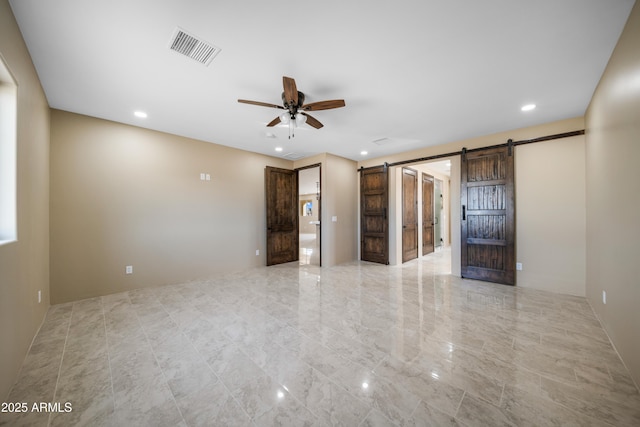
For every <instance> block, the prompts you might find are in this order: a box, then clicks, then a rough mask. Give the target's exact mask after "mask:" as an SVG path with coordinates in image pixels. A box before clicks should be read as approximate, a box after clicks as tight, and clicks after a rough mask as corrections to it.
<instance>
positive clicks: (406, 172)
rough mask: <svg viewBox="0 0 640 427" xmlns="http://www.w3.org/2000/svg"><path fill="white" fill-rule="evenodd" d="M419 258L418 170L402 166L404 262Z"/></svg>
mask: <svg viewBox="0 0 640 427" xmlns="http://www.w3.org/2000/svg"><path fill="white" fill-rule="evenodd" d="M415 258H418V172H417V171H415V170H413V169H409V168H402V262H407V261H409V260H412V259H415Z"/></svg>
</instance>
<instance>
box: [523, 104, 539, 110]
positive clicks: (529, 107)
mask: <svg viewBox="0 0 640 427" xmlns="http://www.w3.org/2000/svg"><path fill="white" fill-rule="evenodd" d="M535 108H536V104H527V105H523V106H522V108H521V110H522V111H531V110H535Z"/></svg>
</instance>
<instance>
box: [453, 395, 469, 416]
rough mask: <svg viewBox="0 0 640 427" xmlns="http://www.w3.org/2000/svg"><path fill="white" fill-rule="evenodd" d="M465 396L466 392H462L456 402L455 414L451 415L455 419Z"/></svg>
mask: <svg viewBox="0 0 640 427" xmlns="http://www.w3.org/2000/svg"><path fill="white" fill-rule="evenodd" d="M466 395H467V391H466V390H463V391H462V397H461V398H460V402H458V407H457V408H456V412H455V414H453V418H457V416H458V412H460V407H461V406H462V402H463V401H464V398H465V396H466Z"/></svg>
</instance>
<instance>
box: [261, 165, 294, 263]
mask: <svg viewBox="0 0 640 427" xmlns="http://www.w3.org/2000/svg"><path fill="white" fill-rule="evenodd" d="M265 193H266V201H267V265H274V264H282V263H285V262H291V261H297V260H298V256H299V251H298V244H299V243H298V237H299V236H298V173H297V172H296V171H292V170H288V169H279V168H273V167H270V166H267V168H266V169H265Z"/></svg>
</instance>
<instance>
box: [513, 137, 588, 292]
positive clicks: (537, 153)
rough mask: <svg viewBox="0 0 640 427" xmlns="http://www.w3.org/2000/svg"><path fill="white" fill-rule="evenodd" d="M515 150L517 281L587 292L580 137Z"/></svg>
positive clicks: (527, 286) (524, 285)
mask: <svg viewBox="0 0 640 427" xmlns="http://www.w3.org/2000/svg"><path fill="white" fill-rule="evenodd" d="M515 153H516V156H515V181H516V262H521V263H522V265H523V269H522V271H517V272H516V273H517V277H516V280H517V285H518V286H521V287H525V288H535V289H542V290H546V291H552V292H561V293H563V294H570V295H578V296H585V283H586V279H585V274H586V265H585V263H586V238H585V227H586V215H585V203H586V202H585V197H586V194H585V142H584V136H575V137H571V138H564V139H559V140H555V141H546V142H539V143H536V144H528V145H522V146H519V147H517V148H516V149H515Z"/></svg>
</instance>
